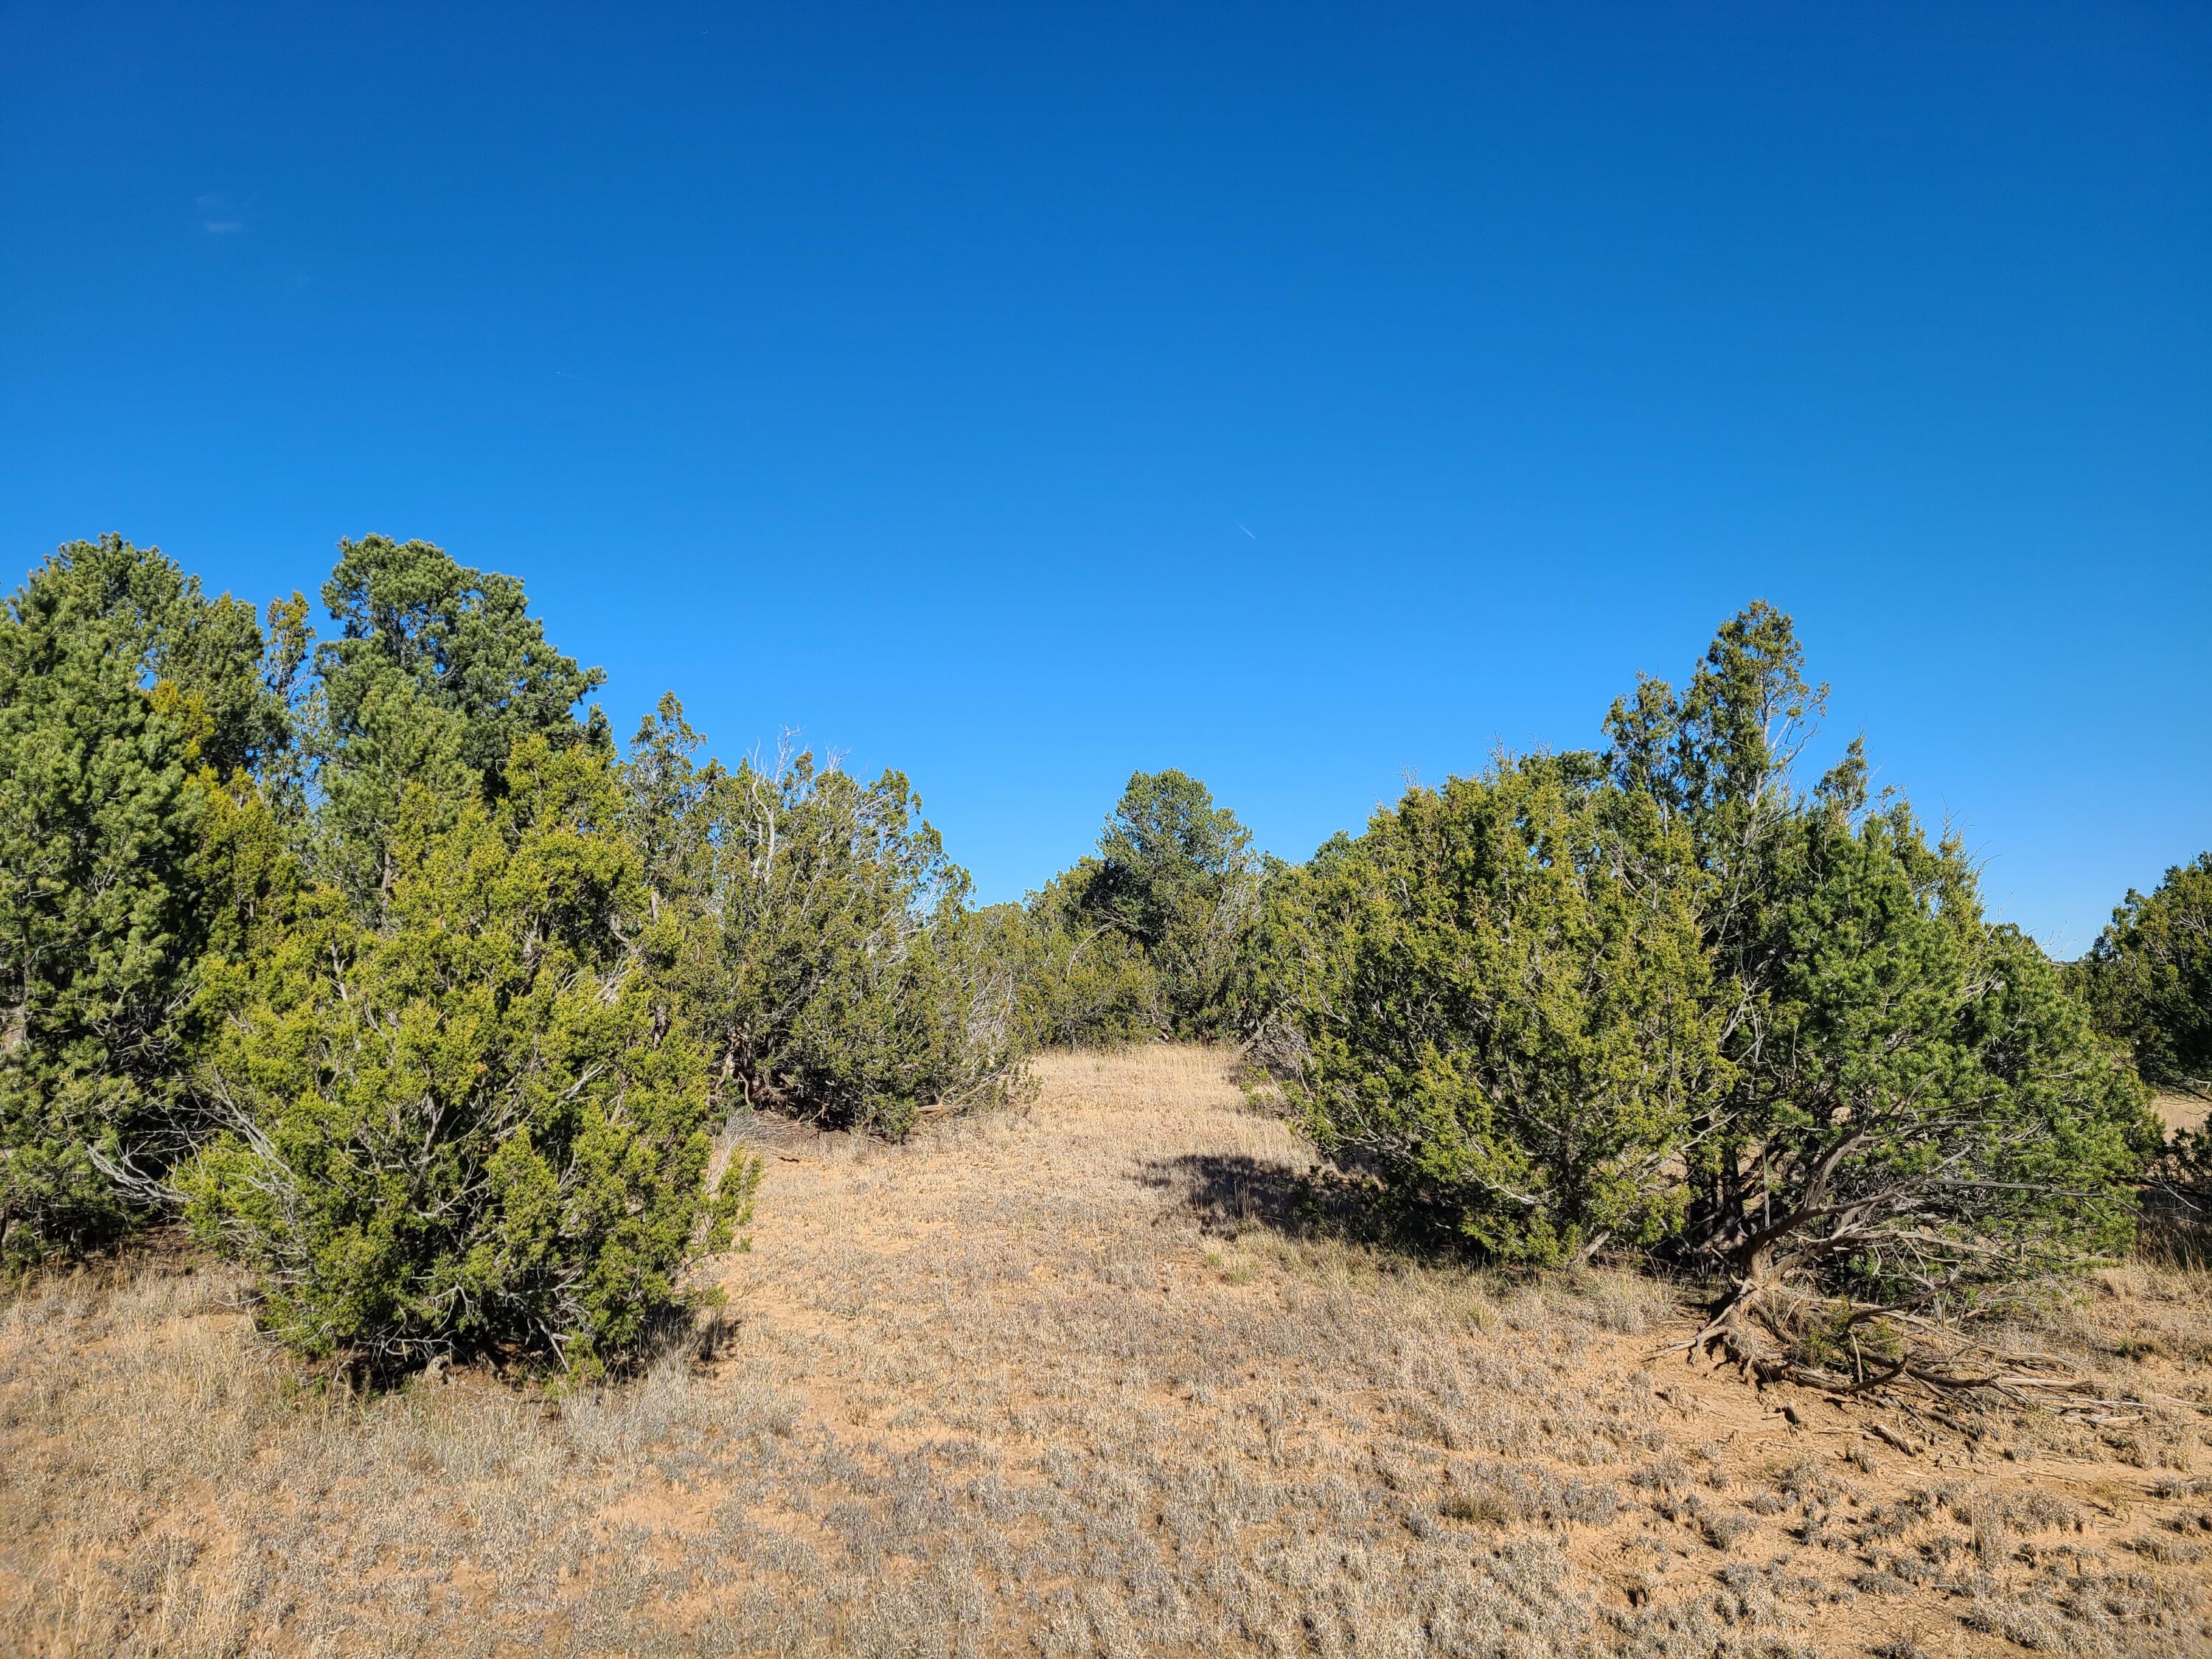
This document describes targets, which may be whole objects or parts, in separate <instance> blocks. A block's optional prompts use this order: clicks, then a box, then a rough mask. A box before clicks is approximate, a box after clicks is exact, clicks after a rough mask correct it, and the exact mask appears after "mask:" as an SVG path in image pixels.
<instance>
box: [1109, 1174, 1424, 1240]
mask: <svg viewBox="0 0 2212 1659" xmlns="http://www.w3.org/2000/svg"><path fill="white" fill-rule="evenodd" d="M1137 1180H1138V1182H1139V1183H1140V1184H1142V1185H1144V1186H1146V1187H1150V1188H1153V1189H1154V1190H1156V1191H1161V1192H1167V1193H1173V1194H1180V1195H1181V1197H1182V1200H1183V1202H1184V1204H1185V1205H1186V1206H1188V1209H1189V1211H1190V1212H1191V1213H1192V1214H1194V1216H1196V1217H1197V1218H1198V1225H1199V1230H1200V1231H1201V1232H1204V1233H1206V1234H1207V1235H1208V1236H1210V1237H1222V1238H1228V1239H1235V1238H1237V1237H1239V1236H1241V1235H1243V1234H1244V1233H1247V1232H1252V1231H1267V1232H1272V1233H1277V1234H1279V1235H1281V1236H1282V1237H1286V1238H1305V1239H1313V1238H1334V1239H1340V1240H1343V1241H1345V1242H1347V1243H1362V1244H1375V1245H1381V1246H1383V1247H1385V1248H1390V1249H1413V1250H1418V1251H1421V1252H1424V1253H1427V1252H1433V1251H1436V1250H1437V1249H1444V1250H1447V1251H1450V1252H1452V1253H1455V1254H1462V1253H1463V1250H1462V1249H1461V1247H1460V1245H1459V1242H1458V1241H1457V1240H1455V1238H1454V1237H1452V1235H1451V1234H1450V1232H1449V1229H1441V1230H1440V1229H1439V1228H1438V1227H1437V1225H1435V1221H1434V1218H1432V1217H1431V1216H1429V1215H1427V1214H1425V1213H1424V1212H1419V1211H1416V1210H1412V1209H1409V1208H1407V1206H1404V1205H1402V1204H1400V1203H1397V1202H1395V1201H1394V1200H1392V1199H1391V1197H1390V1195H1389V1194H1388V1193H1386V1192H1385V1191H1384V1190H1383V1187H1382V1186H1381V1184H1380V1183H1379V1182H1376V1180H1375V1179H1374V1178H1373V1177H1372V1176H1368V1175H1365V1174H1364V1173H1362V1172H1360V1171H1357V1170H1354V1171H1352V1172H1349V1173H1347V1172H1346V1171H1345V1170H1339V1169H1336V1168H1334V1167H1332V1166H1330V1165H1328V1164H1315V1165H1313V1166H1312V1167H1311V1168H1310V1169H1309V1170H1306V1171H1304V1173H1300V1172H1299V1171H1298V1170H1295V1169H1293V1168H1291V1166H1290V1165H1288V1164H1279V1163H1272V1162H1267V1161H1265V1160H1262V1159H1260V1158H1247V1157H1243V1156H1242V1155H1237V1154H1225V1153H1197V1152H1193V1153H1186V1154H1185V1155H1183V1156H1182V1157H1180V1158H1151V1159H1147V1160H1146V1163H1145V1164H1143V1166H1142V1167H1141V1168H1140V1169H1139V1171H1138V1173H1137Z"/></svg>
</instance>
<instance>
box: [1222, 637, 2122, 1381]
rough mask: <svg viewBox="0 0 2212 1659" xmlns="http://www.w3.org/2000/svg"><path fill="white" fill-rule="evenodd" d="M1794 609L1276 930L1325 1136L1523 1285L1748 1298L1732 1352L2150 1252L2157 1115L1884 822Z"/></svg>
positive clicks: (1480, 795) (1955, 879) (1969, 890)
mask: <svg viewBox="0 0 2212 1659" xmlns="http://www.w3.org/2000/svg"><path fill="white" fill-rule="evenodd" d="M1800 663H1801V659H1800V652H1799V647H1798V646H1797V642H1796V636H1795V634H1794V630H1793V629H1791V627H1790V621H1789V618H1787V617H1784V616H1782V615H1781V614H1780V613H1778V612H1777V611H1773V610H1771V608H1769V607H1766V606H1764V605H1754V606H1753V607H1752V608H1750V609H1749V610H1747V611H1745V612H1744V613H1743V614H1742V615H1741V616H1739V617H1736V618H1735V619H1733V620H1732V621H1731V622H1730V623H1729V624H1728V625H1727V626H1726V627H1724V628H1723V630H1722V632H1721V634H1720V635H1719V637H1718V638H1717V639H1716V641H1714V644H1713V647H1712V648H1711V651H1710V652H1709V653H1707V656H1706V658H1705V661H1704V662H1703V663H1702V664H1700V665H1699V669H1698V671H1696V673H1695V674H1694V675H1693V676H1692V679H1691V681H1690V682H1689V684H1688V685H1687V687H1686V690H1685V691H1684V692H1683V693H1682V695H1681V696H1680V697H1677V696H1676V695H1675V693H1674V691H1673V690H1672V689H1671V688H1670V687H1668V686H1667V685H1666V684H1663V683H1662V682H1658V681H1651V680H1647V681H1644V683H1642V684H1640V685H1639V687H1638V690H1637V692H1636V694H1635V696H1633V697H1632V698H1630V699H1624V700H1623V701H1622V702H1620V703H1618V704H1616V705H1615V707H1614V709H1613V714H1612V716H1611V718H1610V719H1609V720H1608V723H1607V724H1608V730H1609V732H1610V733H1611V735H1612V737H1613V750H1612V752H1611V754H1610V755H1609V757H1607V760H1606V762H1605V763H1603V764H1602V765H1601V764H1600V763H1597V762H1596V761H1595V759H1594V758H1593V757H1576V756H1564V757H1540V758H1537V759H1534V760H1523V761H1519V762H1511V763H1501V764H1500V765H1499V766H1498V767H1495V768H1493V769H1492V771H1491V772H1490V773H1489V774H1488V775H1485V776H1484V777H1481V778H1478V779H1458V780H1454V781H1452V782H1451V783H1449V784H1448V785H1446V786H1445V787H1444V788H1443V789H1442V790H1437V791H1430V790H1419V789H1417V790H1414V791H1413V792H1411V793H1408V795H1407V798H1406V799H1405V800H1404V801H1403V802H1401V805H1399V807H1398V808H1397V809H1396V810H1395V811H1389V812H1385V813H1383V814H1380V815H1378V816H1377V817H1376V819H1375V820H1374V822H1373V823H1371V824H1370V827H1369V829H1368V831H1367V833H1366V834H1365V835H1364V836H1361V837H1359V838H1358V840H1356V841H1353V842H1348V843H1346V844H1343V845H1341V846H1339V847H1336V848H1332V849H1325V854H1324V856H1322V858H1319V859H1317V860H1316V863H1315V865H1314V866H1313V867H1312V868H1311V869H1310V871H1309V872H1307V873H1306V874H1305V875H1304V877H1302V878H1300V879H1299V881H1298V882H1297V884H1295V885H1294V887H1292V888H1291V889H1288V890H1286V891H1288V892H1289V894H1290V895H1291V897H1292V898H1293V899H1294V900H1295V902H1293V903H1291V904H1290V905H1289V907H1288V913H1287V915H1271V916H1270V917H1268V918H1267V920H1266V921H1264V922H1263V925H1262V927H1261V933H1263V934H1264V935H1265V936H1266V937H1267V938H1268V939H1270V940H1271V941H1273V943H1272V945H1271V949H1272V950H1273V952H1274V957H1275V959H1274V962H1273V965H1272V967H1271V968H1270V969H1269V973H1270V974H1271V975H1272V976H1273V977H1272V985H1273V992H1274V995H1275V999H1276V1002H1277V1006H1278V1007H1279V1010H1280V1011H1282V1012H1284V1013H1285V1014H1286V1015H1287V1017H1288V1018H1290V1019H1291V1022H1292V1024H1294V1026H1295V1028H1296V1033H1297V1037H1298V1039H1299V1040H1298V1042H1297V1043H1296V1044H1294V1045H1291V1047H1290V1048H1289V1060H1288V1063H1287V1066H1286V1067H1285V1069H1286V1071H1287V1076H1286V1078H1285V1086H1286V1089H1287V1091H1288V1092H1289V1093H1290V1094H1291V1097H1292V1098H1293V1100H1294V1101H1296V1102H1297V1103H1298V1104H1299V1105H1300V1107H1301V1108H1302V1109H1303V1110H1304V1113H1305V1115H1306V1117H1307V1119H1308V1121H1309V1122H1310V1124H1311V1126H1312V1127H1313V1129H1314V1131H1315V1133H1316V1136H1317V1137H1318V1139H1320V1140H1321V1142H1322V1144H1323V1145H1324V1146H1330V1147H1332V1148H1346V1149H1350V1150H1351V1151H1352V1152H1356V1153H1358V1155H1360V1157H1361V1158H1364V1161H1365V1162H1367V1163H1368V1164H1370V1166H1371V1167H1372V1168H1373V1169H1374V1170H1376V1172H1377V1173H1378V1174H1379V1175H1380V1176H1381V1177H1382V1178H1383V1180H1384V1181H1385V1182H1387V1183H1388V1184H1389V1186H1390V1187H1391V1188H1392V1189H1393V1190H1394V1191H1395V1192H1396V1193H1397V1194H1400V1195H1401V1197H1405V1198H1408V1199H1411V1200H1413V1201H1415V1202H1417V1203H1419V1204H1420V1205H1422V1206H1425V1207H1429V1208H1431V1209H1436V1208H1441V1209H1442V1210H1443V1211H1444V1212H1447V1213H1448V1214H1449V1216H1450V1217H1451V1218H1452V1219H1453V1221H1454V1223H1455V1225H1456V1226H1457V1227H1458V1229H1459V1230H1460V1231H1462V1233H1464V1234H1465V1235H1466V1236H1468V1237H1469V1238H1471V1239H1473V1240H1474V1241H1475V1242H1476V1243H1479V1244H1480V1245H1481V1246H1482V1247H1483V1248H1484V1249H1486V1250H1488V1251H1489V1252H1491V1253H1492V1254H1493V1255H1497V1256H1499V1257H1503V1258H1506V1259H1538V1260H1541V1259H1546V1258H1548V1257H1550V1256H1553V1255H1557V1254H1559V1252H1560V1251H1562V1250H1563V1249H1577V1248H1580V1249H1588V1248H1589V1247H1590V1246H1591V1245H1592V1244H1594V1243H1597V1242H1601V1241H1603V1240H1607V1239H1620V1240H1624V1241H1631V1242H1638V1243H1662V1242H1663V1243H1666V1245H1667V1246H1668V1248H1669V1249H1674V1250H1675V1251H1678V1252H1680V1253H1684V1254H1686V1255H1690V1256H1692V1257H1694V1258H1699V1259H1702V1260H1703V1261H1706V1262H1708V1263H1710V1264H1711V1265H1712V1266H1714V1267H1717V1268H1718V1269H1720V1270H1721V1271H1722V1272H1723V1274H1724V1276H1725V1278H1726V1279H1727V1281H1728V1284H1729V1290H1728V1291H1727V1293H1726V1294H1725V1295H1724V1296H1723V1306H1722V1311H1721V1315H1720V1317H1719V1318H1718V1319H1717V1322H1716V1325H1715V1332H1714V1334H1715V1335H1716V1336H1717V1339H1718V1340H1723V1341H1724V1342H1725V1343H1727V1344H1728V1345H1729V1346H1730V1347H1731V1349H1732V1350H1733V1351H1734V1352H1735V1354H1736V1355H1737V1357H1739V1358H1744V1359H1746V1360H1747V1361H1748V1362H1751V1363H1755V1364H1767V1363H1771V1356H1770V1354H1769V1351H1768V1349H1767V1346H1766V1344H1765V1340H1764V1339H1763V1338H1762V1337H1761V1335H1760V1334H1759V1332H1760V1330H1761V1329H1764V1330H1765V1331H1767V1332H1768V1333H1770V1334H1782V1335H1784V1336H1785V1337H1786V1336H1788V1335H1790V1333H1791V1331H1792V1329H1793V1328H1794V1327H1795V1325H1796V1324H1797V1323H1798V1322H1802V1319H1803V1318H1805V1317H1807V1316H1808V1315H1807V1314H1806V1313H1805V1310H1806V1308H1807V1307H1808V1305H1812V1304H1818V1306H1819V1307H1820V1310H1821V1311H1820V1313H1819V1315H1818V1317H1819V1318H1820V1320H1821V1321H1822V1322H1824V1324H1825V1326H1826V1328H1828V1329H1829V1330H1830V1332H1831V1334H1832V1333H1833V1332H1834V1331H1836V1330H1844V1331H1846V1332H1847V1331H1848V1330H1849V1328H1850V1327H1851V1326H1852V1325H1853V1324H1854V1323H1855V1322H1860V1321H1863V1320H1869V1319H1875V1318H1884V1319H1890V1320H1898V1319H1904V1320H1908V1321H1909V1320H1911V1318H1914V1317H1917V1316H1919V1314H1920V1313H1921V1312H1922V1311H1923V1310H1929V1309H1931V1308H1933V1307H1936V1306H1937V1305H1941V1306H1942V1307H1944V1308H1946V1309H1948V1310H1965V1309H1970V1308H1971V1307H1972V1306H1973V1305H1975V1304H1976V1303H1977V1300H1978V1298H1980V1297H1984V1295H1985V1294H1986V1293H1987V1292H1990V1291H1994V1290H1996V1289H1999V1288H2001V1287H2002V1286H2005V1285H2012V1284H2016V1283H2019V1282H2021V1281H2022V1280H2025V1279H2033V1278H2035V1277H2037V1276H2039V1275H2043V1274H2045V1273H2049V1272H2051V1271H2053V1270H2056V1269H2060V1268H2063V1267H2068V1266H2070V1265H2074V1264H2077V1263H2079V1262H2081V1261H2084V1260H2087V1259H2088V1258H2090V1257H2092V1256H2093V1255H2095V1254H2096V1253H2098V1252H2100V1251H2104V1250H2108V1249H2112V1248H2113V1247H2115V1246H2116V1245H2117V1244H2118V1243H2119V1242H2120V1241H2121V1240H2122V1239H2123V1238H2124V1237H2125V1236H2126V1228H2127V1225H2128V1220H2129V1217H2130V1212H2131V1203H2132V1196H2131V1189H2130V1181H2131V1180H2132V1178H2133V1176H2135V1175H2136V1172H2137V1171H2138V1170H2139V1168H2140V1166H2141V1163H2142V1158H2143V1157H2144V1156H2145V1154H2146V1152H2148V1151H2149V1150H2150V1149H2151V1148H2152V1147H2153V1146H2154V1136H2153V1135H2152V1134H2151V1133H2150V1130H2149V1127H2148V1116H2147V1114H2146V1113H2145V1111H2144V1108H2143V1100H2142V1090H2141V1088H2140V1086H2139V1085H2137V1084H2136V1082H2135V1081H2134V1079H2133V1078H2132V1077H2131V1076H2130V1074H2129V1073H2128V1071H2127V1068H2126V1066H2125V1065H2124V1061H2123V1060H2122V1059H2121V1057H2120V1056H2119V1054H2118V1052H2117V1051H2116V1050H2115V1049H2114V1048H2112V1046H2111V1045H2110V1044H2108V1043H2106V1042H2104V1041H2103V1040H2102V1039H2100V1037H2099V1036H2097V1034H2096V1033H2095V1032H2094V1031H2093V1030H2092V1029H2091V1025H2090V1023H2089V1020H2088V1018H2087V1014H2086V1012H2085V1010H2084V1009H2083V1007H2082V1006H2081V1004H2080V1003H2079V1002H2078V1001H2077V1000H2075V999H2073V998H2072V997H2070V996H2069V995H2068V994H2067V992H2066V987H2065V984H2064V981H2063V975H2062V974H2061V973H2060V971H2059V970H2058V969H2056V968H2055V967H2054V966H2053V965H2052V964H2051V963H2050V962H2048V961H2047V960H2046V959H2045V957H2043V955H2042V953H2041V952H2040V951H2039V950H2038V949H2037V948H2036V947H2035V945H2033V942H2032V941H2030V940H2028V939H2026V938H2024V937H2022V936H2021V935H2020V934H2019V933H2017V932H2015V931H2014V930H2011V929H2008V928H2002V927H1992V926H1991V925H1990V924H1989V923H1988V922H1986V921H1984V918H1983V917H1982V915H1981V913H1980V909H1979V905H1978V899H1977V896H1976V892H1975V884H1974V878H1973V872H1972V869H1971V868H1970V867H1969V866H1968V865H1967V864H1966V860H1965V858H1964V856H1963V854H1961V852H1960V849H1959V848H1958V847H1957V845H1956V844H1955V843H1954V842H1943V843H1942V844H1941V845H1936V846H1931V845H1929V842H1928V841H1927V839H1926V837H1925V836H1924V835H1923V833H1922V831H1921V830H1920V829H1919V827H1918V825H1917V823H1916V822H1915V821H1914V819H1913V818H1912V816H1911V812H1910V811H1908V810H1907V809H1906V808H1905V806H1904V805H1902V804H1901V803H1899V802H1895V801H1887V800H1886V801H1883V802H1880V803H1872V804H1870V803H1869V801H1868V799H1867V798H1866V791H1865V782H1864V780H1865V764H1864V762H1863V758H1862V757H1861V756H1860V753H1859V750H1858V747H1857V744H1853V745H1852V746H1851V747H1850V750H1848V751H1847V753H1846V754H1845V756H1844V759H1843V761H1842V762H1841V763H1839V764H1838V767H1837V768H1836V769H1834V770H1833V771H1832V772H1831V773H1830V774H1829V775H1828V776H1827V777H1826V778H1825V779H1824V780H1822V781H1821V783H1820V786H1819V787H1816V788H1815V789H1814V790H1812V791H1810V792H1803V791H1801V790H1799V789H1798V788H1797V787H1796V786H1795V785H1794V784H1793V782H1792V781H1791V768H1792V763H1793V762H1794V761H1795V759H1796V756H1797V755H1798V753H1799V752H1800V750H1802V748H1803V746H1804V744H1805V742H1806V740H1807V738H1808V736H1809V734H1810V732H1811V730H1812V727H1813V725H1814V721H1816V720H1817V718H1818V716H1819V714H1820V706H1821V703H1822V701H1823V697H1824V695H1825V694H1824V691H1823V690H1820V689H1816V688H1814V687H1812V686H1810V685H1808V684H1807V683H1806V682H1805V680H1804V679H1803V678H1802V671H1801V665H1800Z"/></svg>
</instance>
